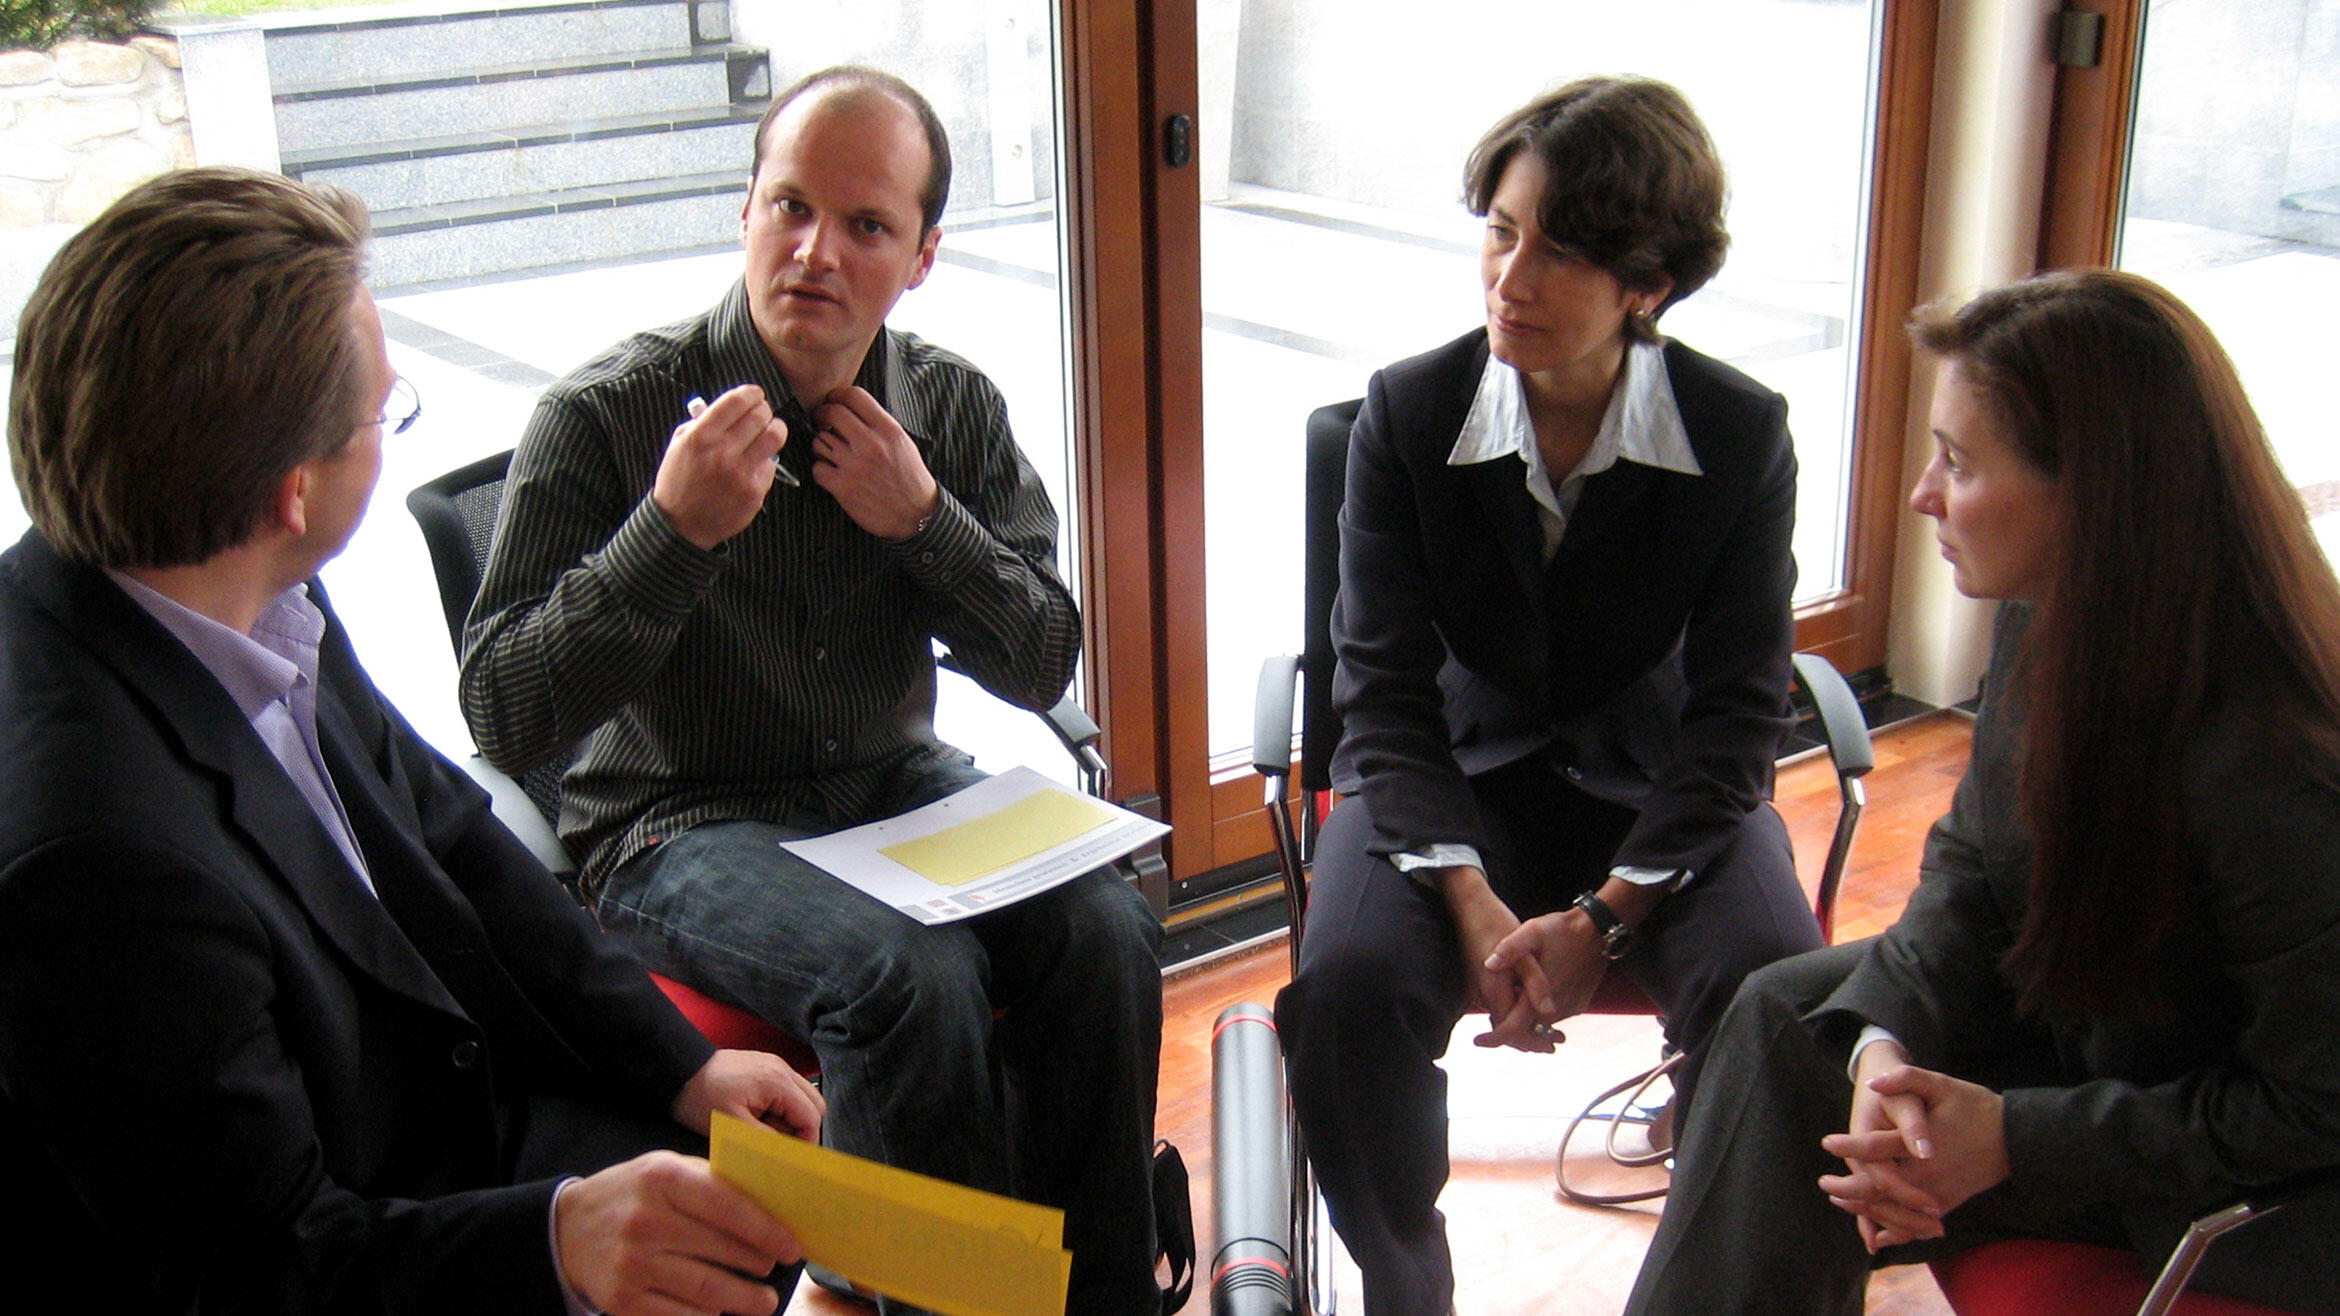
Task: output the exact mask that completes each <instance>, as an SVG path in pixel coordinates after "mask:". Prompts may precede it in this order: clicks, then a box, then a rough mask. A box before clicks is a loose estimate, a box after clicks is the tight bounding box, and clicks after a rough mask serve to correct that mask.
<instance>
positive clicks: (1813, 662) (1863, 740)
mask: <svg viewBox="0 0 2340 1316" xmlns="http://www.w3.org/2000/svg"><path fill="white" fill-rule="evenodd" d="M1792 661H1793V662H1794V664H1795V670H1796V683H1797V684H1798V685H1801V686H1802V687H1803V688H1804V693H1805V694H1806V695H1809V696H1810V697H1811V700H1812V708H1813V710H1814V711H1815V712H1816V713H1818V714H1819V716H1820V738H1821V739H1822V740H1823V741H1825V742H1826V743H1827V745H1828V757H1829V758H1830V759H1832V760H1834V761H1835V763H1836V772H1837V775H1838V776H1841V777H1859V776H1863V775H1865V774H1866V773H1867V772H1868V771H1869V769H1871V768H1873V767H1875V766H1877V756H1876V753H1875V752H1874V750H1873V749H1872V748H1871V747H1870V745H1869V724H1868V721H1867V719H1865V718H1863V717H1862V716H1861V705H1860V701H1859V700H1856V699H1854V698H1853V692H1852V687H1851V686H1850V685H1847V684H1846V683H1845V679H1844V676H1843V674H1842V673H1840V672H1838V671H1837V670H1836V664H1834V663H1832V662H1830V661H1828V660H1827V659H1826V658H1823V657H1821V656H1820V655H1819V654H1816V653H1799V654H1796V655H1795V656H1794V658H1793V660H1792Z"/></svg>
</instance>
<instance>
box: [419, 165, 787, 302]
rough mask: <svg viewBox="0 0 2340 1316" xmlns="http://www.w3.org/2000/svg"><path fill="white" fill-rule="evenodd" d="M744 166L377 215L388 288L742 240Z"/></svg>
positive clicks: (680, 249) (422, 207) (420, 207)
mask: <svg viewBox="0 0 2340 1316" xmlns="http://www.w3.org/2000/svg"><path fill="white" fill-rule="evenodd" d="M746 191H747V185H746V180H745V179H744V178H743V177H742V176H741V174H740V171H739V170H738V168H736V167H733V168H728V169H724V170H722V171H720V172H714V173H704V174H692V175H685V176H680V177H666V178H655V179H645V180H642V181H638V182H630V183H610V184H604V185H601V186H596V187H574V188H563V189H560V190H558V191H549V192H532V193H524V194H519V195H512V196H502V197H493V198H488V199H483V200H477V201H467V202H452V203H449V204H446V205H437V206H413V207H407V208H404V209H394V210H376V211H375V212H374V244H373V260H372V272H373V281H374V283H375V284H376V285H377V286H381V287H397V286H402V285H407V284H416V283H433V282H439V281H442V280H449V279H468V278H475V277H478V276H480V275H486V274H499V273H503V272H505V271H509V270H517V269H529V268H534V267H539V266H547V265H568V264H578V263H587V262H593V261H601V260H611V259H620V258H624V257H627V256H633V255H638V254H641V253H644V252H658V251H683V250H690V249H694V248H700V247H710V246H715V245H718V244H721V243H725V242H728V241H731V240H733V239H735V238H736V237H737V236H738V234H739V206H740V201H741V199H742V197H743V196H744V195H745V193H746Z"/></svg>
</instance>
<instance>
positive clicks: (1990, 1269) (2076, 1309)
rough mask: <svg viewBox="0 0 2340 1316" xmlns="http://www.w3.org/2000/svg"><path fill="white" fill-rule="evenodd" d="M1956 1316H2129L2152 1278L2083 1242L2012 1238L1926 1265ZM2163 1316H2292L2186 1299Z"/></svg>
mask: <svg viewBox="0 0 2340 1316" xmlns="http://www.w3.org/2000/svg"><path fill="white" fill-rule="evenodd" d="M1933 1271H1934V1282H1935V1283H1937V1284H1939V1285H1941V1286H1942V1296H1943V1297H1945V1298H1947V1299H1949V1300H1950V1310H1952V1311H1954V1312H1956V1313H1958V1316H2130V1313H2132V1312H2134V1311H2136V1310H2137V1305H2138V1304H2139V1303H2141V1302H2143V1301H2145V1291H2146V1290H2147V1289H2149V1288H2151V1287H2152V1285H2153V1277H2152V1276H2151V1275H2149V1274H2147V1273H2145V1272H2144V1271H2143V1270H2141V1269H2140V1268H2139V1267H2138V1263H2137V1257H2136V1254H2134V1253H2131V1252H2124V1251H2121V1250H2120V1249H2118V1248H2109V1247H2092V1246H2089V1245H2088V1244H2085V1243H2058V1242H2053V1241H2050V1240H2048V1239H2044V1238H2012V1239H2007V1240H2005V1241H2003V1242H1998V1243H1985V1244H1984V1245H1982V1246H1981V1247H1978V1248H1974V1249H1972V1250H1970V1251H1966V1252H1961V1253H1959V1254H1958V1255H1957V1256H1954V1257H1950V1258H1948V1259H1946V1260H1942V1261H1937V1262H1934V1263H1933ZM2170 1316H2291V1314H2290V1313H2287V1312H2284V1311H2282V1310H2280V1309H2278V1308H2275V1307H2267V1306H2262V1305H2260V1304H2259V1303H2256V1302H2244V1301H2243V1300H2242V1299H2240V1298H2223V1297H2219V1296H2218V1295H2216V1294H2211V1293H2188V1294H2186V1295H2185V1296H2183V1297H2181V1298H2179V1299H2178V1300H2177V1305H2176V1306H2174V1307H2172V1308H2170Z"/></svg>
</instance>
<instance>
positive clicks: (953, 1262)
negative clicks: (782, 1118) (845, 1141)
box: [708, 1111, 1072, 1316]
mask: <svg viewBox="0 0 2340 1316" xmlns="http://www.w3.org/2000/svg"><path fill="white" fill-rule="evenodd" d="M710 1141H711V1144H712V1145H711V1147H710V1150H709V1157H708V1159H709V1160H710V1161H711V1162H712V1163H713V1164H714V1167H715V1176H716V1177H717V1178H719V1179H721V1180H723V1181H724V1182H725V1183H728V1184H730V1185H732V1186H733V1187H735V1188H738V1189H739V1190H740V1191H742V1192H744V1193H746V1194H747V1195H748V1196H750V1197H752V1198H754V1199H755V1200H756V1201H757V1202H758V1203H760V1204H761V1205H762V1206H763V1208H764V1209H765V1210H767V1211H769V1212H771V1213H772V1215H773V1217H774V1218H776V1219H778V1220H779V1221H780V1223H782V1224H784V1225H786V1226H788V1228H789V1230H790V1231H791V1232H793V1233H794V1234H795V1235H796V1241H797V1242H799V1243H801V1244H803V1245H804V1254H805V1256H806V1257H808V1258H810V1259H812V1260H814V1261H817V1262H819V1263H821V1264H822V1265H824V1266H827V1267H828V1268H829V1269H831V1270H834V1271H836V1272H837V1273H838V1274H840V1275H843V1276H845V1277H846V1278H847V1279H851V1280H855V1281H858V1282H860V1283H862V1284H865V1285H868V1286H869V1287H870V1288H873V1289H876V1290H878V1291H880V1292H882V1293H886V1294H890V1295H892V1296H893V1297H896V1298H900V1299H902V1300H903V1301H905V1302H910V1303H915V1304H917V1305H918V1306H921V1307H929V1308H932V1309H933V1310H935V1311H937V1312H941V1313H944V1316H1063V1312H1064V1295H1065V1289H1066V1286H1067V1285H1068V1283H1069V1282H1070V1280H1071V1278H1072V1253H1070V1252H1067V1251H1065V1249H1064V1212H1062V1211H1059V1210H1057V1209H1055V1208H1054V1207H1046V1206H1034V1205H1032V1204H1031V1203H1029V1202H1019V1201H1017V1200H1015V1199H1014V1198H1012V1197H1001V1196H999V1195H998V1194H996V1193H986V1192H981V1191H979V1190H977V1189H973V1188H962V1187H960V1186H959V1185H957V1184H953V1183H944V1182H943V1181H942V1180H940V1179H932V1178H928V1177H927V1176H925V1175H923V1174H913V1173H911V1172H910V1171H908V1170H897V1169H894V1168H893V1167H891V1166H886V1165H880V1164H878V1163H877V1162H875V1161H865V1160H863V1159H861V1158H860V1157H858V1156H848V1155H846V1154H845V1153H843V1152H836V1151H830V1150H828V1149H827V1148H825V1147H821V1146H817V1145H815V1144H813V1143H809V1142H805V1141H803V1140H801V1139H798V1138H791V1137H789V1136H788V1135H786V1134H783V1133H778V1132H775V1131H774V1130H772V1129H768V1128H765V1127H764V1126H763V1125H761V1124H751V1123H749V1122H748V1121H746V1120H742V1119H738V1118H735V1117H733V1116H730V1115H726V1114H724V1113H723V1112H721V1111H717V1112H716V1114H715V1122H714V1130H713V1137H712V1139H711V1140H710Z"/></svg>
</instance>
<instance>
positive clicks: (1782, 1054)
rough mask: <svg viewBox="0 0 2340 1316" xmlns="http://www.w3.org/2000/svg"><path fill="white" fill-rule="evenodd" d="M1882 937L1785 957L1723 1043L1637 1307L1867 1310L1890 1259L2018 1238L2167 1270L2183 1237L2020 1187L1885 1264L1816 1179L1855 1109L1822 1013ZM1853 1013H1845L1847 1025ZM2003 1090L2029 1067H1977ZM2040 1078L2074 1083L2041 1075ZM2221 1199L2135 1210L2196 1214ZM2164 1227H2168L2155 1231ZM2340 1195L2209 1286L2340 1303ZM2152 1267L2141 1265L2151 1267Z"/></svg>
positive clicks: (2227, 1266) (1687, 1311)
mask: <svg viewBox="0 0 2340 1316" xmlns="http://www.w3.org/2000/svg"><path fill="white" fill-rule="evenodd" d="M1867 947H1868V943H1867V942H1855V943H1853V944H1851V945H1848V946H1837V947H1833V948H1830V949H1828V950H1824V951H1820V952H1817V953H1815V954H1811V955H1804V956H1799V957H1797V958H1795V959H1792V960H1788V961H1786V962H1784V963H1781V964H1774V965H1772V966H1771V967H1769V968H1767V969H1764V970H1762V971H1760V972H1758V973H1756V974H1755V975H1754V976H1752V977H1750V978H1749V979H1748V980H1747V985H1746V987H1745V989H1744V990H1742V991H1741V992H1740V993H1739V996H1738V999H1737V1001H1735V1002H1734V1003H1733V1004H1732V1006H1731V1008H1730V1010H1729V1012H1728V1013H1727V1014H1726V1015H1725V1016H1724V1017H1723V1021H1722V1024H1721V1026H1720V1027H1719V1028H1718V1029H1717V1030H1716V1031H1715V1035H1714V1040H1713V1041H1712V1043H1711V1044H1710V1045H1709V1046H1708V1059H1707V1096H1706V1098H1705V1099H1704V1100H1702V1101H1700V1102H1699V1103H1698V1107H1697V1109H1696V1110H1695V1111H1693V1112H1692V1113H1691V1116H1690V1121H1689V1123H1688V1124H1687V1125H1686V1126H1684V1128H1683V1130H1682V1137H1681V1142H1680V1148H1679V1151H1678V1152H1677V1154H1676V1157H1675V1164H1674V1183H1673V1191H1672V1193H1671V1194H1669V1195H1668V1196H1667V1198H1666V1213H1665V1218H1664V1219H1663V1220H1662V1221H1660V1222H1659V1225H1658V1231H1657V1236H1656V1237H1655V1238H1654V1239H1652V1240H1651V1242H1650V1246H1649V1253H1648V1256H1647V1257H1646V1258H1645V1259H1644V1261H1643V1262H1642V1268H1641V1275H1640V1278H1639V1280H1638V1281H1637V1282H1636V1283H1635V1284H1634V1287H1633V1296H1632V1298H1631V1299H1630V1300H1629V1301H1628V1302H1627V1304H1626V1308H1625V1310H1626V1313H1627V1316H1693V1314H1695V1316H1732V1314H1733V1313H1747V1314H1748V1316H1757V1314H1758V1313H1761V1314H1768V1313H1774V1312H1787V1311H1792V1312H1800V1313H1807V1312H1808V1313H1812V1314H1813V1316H1855V1314H1856V1313H1858V1312H1859V1311H1860V1310H1861V1307H1862V1303H1863V1300H1864V1298H1865V1296H1866V1294H1867V1292H1868V1282H1869V1271H1870V1270H1871V1268H1873V1267H1875V1266H1881V1265H1894V1264H1901V1263H1906V1262H1918V1261H1929V1260H1933V1259H1935V1258H1938V1257H1943V1256H1948V1255H1950V1254H1952V1253H1955V1252H1958V1251H1961V1250H1963V1249H1966V1248H1971V1247H1977V1246H1980V1245H1981V1244H1984V1243H1989V1242H1993V1241H1996V1240H1999V1239H2004V1238H2018V1237H2023V1238H2059V1239H2065V1240H2069V1241H2072V1242H2080V1243H2093V1244H2096V1245H2098V1246H2101V1247H2117V1248H2131V1249H2137V1250H2140V1251H2141V1252H2142V1253H2143V1255H2144V1256H2145V1257H2149V1258H2151V1261H2150V1265H2151V1266H2153V1267H2158V1266H2159V1265H2160V1262H2161V1259H2162V1258H2163V1257H2165V1256H2166V1254H2167V1253H2168V1250H2169V1245H2170V1244H2171V1243H2172V1242H2174V1241H2175V1240H2174V1237H2172V1236H2170V1235H2168V1234H2167V1233H2161V1234H2160V1236H2158V1237H2155V1238H2151V1239H2146V1238H2140V1237H2137V1233H2138V1231H2137V1230H2136V1229H2134V1228H2132V1227H2131V1226H2130V1225H2129V1224H2128V1223H2126V1222H2125V1221H2124V1217H2123V1214H2122V1212H2120V1211H2117V1210H2115V1209H2113V1207H2112V1206H2111V1205H2110V1204H2105V1205H2100V1206H2096V1207H2077V1208H2076V1207H2072V1206H2069V1205H2061V1204H2048V1203H2042V1202H2039V1201H2036V1200H2031V1199H2029V1198H2027V1197H2026V1195H2025V1194H2024V1192H2023V1191H2022V1184H2021V1182H2020V1180H2019V1179H2018V1180H2015V1181H2010V1182H2008V1183H2004V1184H2001V1185H1999V1186H1998V1187H1996V1188H1993V1189H1991V1190H1990V1191H1989V1192H1986V1193H1982V1194H1980V1195H1978V1196H1976V1197H1975V1198H1974V1199H1973V1200H1972V1201H1969V1202H1967V1203H1966V1204H1965V1205H1964V1206H1961V1207H1959V1208H1958V1209H1957V1210H1956V1211H1953V1212H1951V1213H1950V1215H1949V1216H1948V1217H1946V1218H1945V1219H1944V1221H1943V1224H1944V1226H1945V1228H1946V1231H1947V1232H1946V1234H1945V1236H1944V1237H1942V1238H1940V1239H1932V1240H1928V1241H1925V1242H1921V1243H1912V1244H1909V1245H1907V1246H1903V1247H1897V1248H1888V1249H1886V1250H1885V1251H1884V1252H1883V1253H1881V1254H1879V1255H1877V1256H1875V1257H1872V1256H1870V1255H1869V1254H1868V1252H1867V1251H1865V1250H1864V1249H1863V1248H1862V1247H1861V1242H1860V1236H1859V1234H1858V1233H1857V1232H1856V1229H1855V1226H1854V1224H1853V1220H1852V1217H1851V1216H1848V1215H1846V1214H1845V1213H1844V1212H1842V1211H1839V1210H1837V1209H1836V1208H1835V1207H1834V1206H1831V1205H1829V1202H1828V1198H1827V1196H1826V1195H1825V1194H1823V1193H1822V1192H1821V1191H1820V1189H1819V1186H1818V1184H1817V1183H1816V1180H1818V1179H1819V1177H1820V1176H1821V1175H1823V1174H1833V1173H1842V1172H1843V1170H1844V1162H1842V1161H1839V1160H1837V1159H1836V1158H1835V1157H1832V1156H1830V1155H1828V1154H1827V1153H1826V1152H1824V1151H1822V1150H1821V1149H1820V1139H1821V1138H1822V1137H1823V1136H1824V1135H1826V1134H1830V1133H1841V1132H1843V1130H1844V1127H1845V1121H1846V1118H1847V1116H1848V1114H1849V1113H1850V1111H1851V1109H1852V1082H1851V1080H1850V1079H1849V1078H1848V1077H1847V1076H1846V1074H1845V1066H1846V1063H1847V1061H1848V1060H1849V1058H1850V1057H1849V1056H1848V1054H1847V1052H1848V1051H1849V1050H1850V1046H1851V1041H1852V1033H1853V1032H1854V1031H1857V1030H1853V1029H1847V1028H1842V1027H1836V1028H1832V1029H1829V1030H1826V1031H1827V1039H1826V1040H1823V1039H1822V1038H1821V1037H1819V1036H1816V1034H1815V1029H1814V1025H1813V1022H1812V1020H1811V1018H1810V1016H1811V1014H1812V1012H1813V1011H1815V1010H1816V1009H1818V1008H1819V1006H1820V1004H1821V1003H1822V1002H1823V1001H1825V1000H1826V999H1827V998H1828V995H1829V993H1830V992H1832V991H1834V990H1835V988H1836V986H1837V984H1839V983H1841V982H1843V981H1844V978H1845V976H1846V975H1847V974H1849V973H1850V972H1851V971H1852V969H1853V966H1854V965H1855V964H1856V963H1857V962H1858V961H1859V958H1860V956H1861V955H1862V954H1863V953H1864V952H1865V951H1866V949H1867ZM1839 1022H1841V1021H1839ZM1964 1077H1970V1078H1973V1079H1974V1080H1975V1081H1978V1082H1985V1083H1986V1085H1987V1086H1990V1087H1994V1088H2002V1087H2006V1086H2010V1085H2018V1084H2023V1083H2024V1082H2025V1079H2024V1078H2023V1077H2021V1076H2018V1075H1989V1076H1984V1075H1969V1076H1964ZM2030 1081H2032V1082H2040V1081H2047V1082H2055V1083H2056V1084H2057V1085H2059V1086H2061V1085H2064V1084H2065V1083H2068V1082H2069V1080H2068V1079H2057V1078H2056V1077H2055V1076H2052V1075H2040V1074H2034V1075H2032V1076H2031V1077H2030ZM2213 1205H2214V1203H2207V1202H2205V1203H2201V1204H2200V1205H2199V1206H2198V1207H2192V1206H2189V1207H2182V1208H2180V1209H2178V1210H2175V1211H2158V1212H2152V1211H2149V1212H2144V1213H2132V1214H2131V1219H2137V1218H2143V1217H2145V1216H2154V1217H2159V1218H2164V1219H2168V1218H2175V1219H2183V1218H2187V1217H2190V1216H2193V1215H2198V1214H2202V1213H2204V1212H2207V1211H2208V1210H2210V1209H2211V1207H2212V1206H2213ZM2154 1232H2158V1231H2154ZM2336 1237H2340V1194H2326V1195H2324V1197H2322V1198H2320V1199H2315V1200H2312V1201H2308V1202H2302V1203H2300V1204H2298V1205H2296V1206H2293V1207H2291V1208H2289V1209H2288V1210H2286V1211H2284V1212H2282V1213H2281V1214H2278V1215H2275V1216H2271V1217H2269V1218H2267V1219H2265V1220H2262V1221H2257V1222H2254V1223H2252V1224H2250V1225H2246V1226H2244V1227H2243V1228H2241V1229H2239V1230H2236V1231H2235V1232H2234V1233H2233V1234H2230V1235H2228V1236H2227V1237H2225V1238H2223V1239H2221V1240H2219V1242H2218V1243H2217V1244H2216V1245H2215V1246H2213V1247H2212V1248H2211V1250H2210V1254H2209V1259H2208V1261H2207V1262H2206V1263H2205V1264H2204V1266H2203V1268H2202V1269H2201V1270H2200V1271H2199V1272H2197V1275H2196V1278H2195V1282H2194V1287H2195V1288H2198V1289H2203V1290H2206V1291H2210V1292H2217V1293H2226V1294H2231V1295H2233V1296H2236V1297H2247V1298H2252V1299H2254V1300H2256V1301H2259V1302H2266V1303H2272V1304H2275V1305H2277V1306H2280V1307H2282V1308H2284V1309H2286V1310H2290V1311H2297V1312H2303V1313H2332V1312H2335V1311H2340V1261H2336V1260H2335V1259H2334V1257H2335V1250H2334V1248H2333V1245H2332V1240H2333V1239H2334V1238H2336ZM2147 1264H2148V1263H2147V1262H2146V1261H2144V1260H2140V1263H2139V1265H2140V1273H2141V1274H2142V1273H2143V1272H2144V1268H2145V1267H2146V1265H2147Z"/></svg>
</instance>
